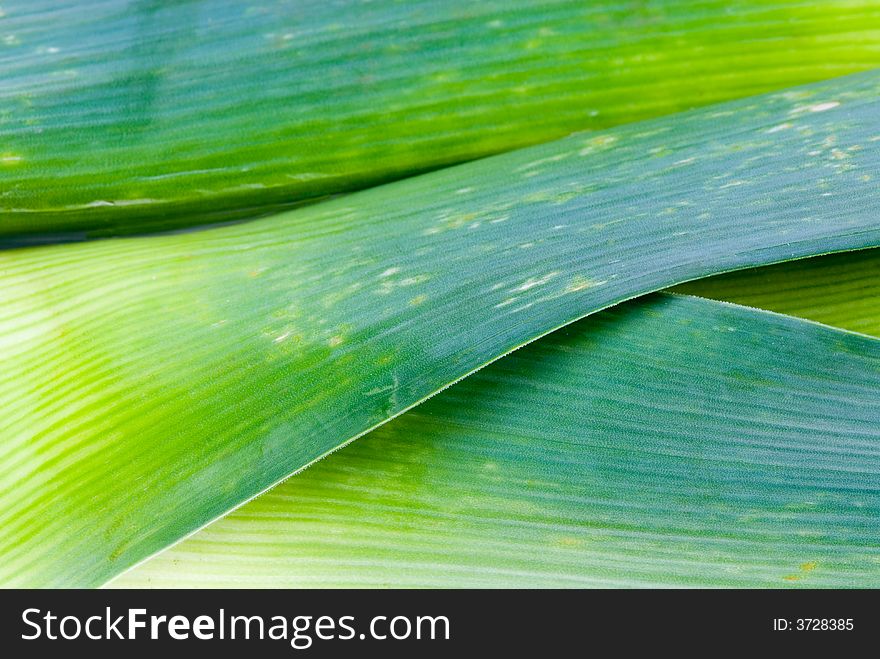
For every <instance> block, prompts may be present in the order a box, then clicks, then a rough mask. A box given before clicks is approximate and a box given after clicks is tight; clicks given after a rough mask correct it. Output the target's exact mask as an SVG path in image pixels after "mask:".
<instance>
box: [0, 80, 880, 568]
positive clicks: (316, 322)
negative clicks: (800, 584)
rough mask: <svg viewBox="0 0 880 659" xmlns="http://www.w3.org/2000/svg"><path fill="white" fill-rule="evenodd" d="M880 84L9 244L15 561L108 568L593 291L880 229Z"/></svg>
mask: <svg viewBox="0 0 880 659" xmlns="http://www.w3.org/2000/svg"><path fill="white" fill-rule="evenodd" d="M878 88H880V76H878V75H877V74H869V75H861V76H856V77H851V78H848V79H842V80H840V81H836V82H833V83H829V84H823V85H818V86H813V87H809V88H803V89H800V90H795V91H790V92H786V93H784V94H777V95H772V96H769V97H765V98H761V99H757V100H749V101H745V102H739V103H733V104H729V105H726V106H723V107H721V108H713V109H709V110H705V111H701V112H695V113H691V114H687V115H682V116H677V117H675V118H674V121H673V120H658V121H653V122H646V123H641V124H634V125H632V126H628V127H626V128H621V129H616V130H614V131H612V132H605V133H601V134H596V135H577V136H573V137H571V138H569V139H566V140H562V141H560V142H557V143H553V144H549V145H545V146H542V147H537V148H533V149H527V150H523V151H520V152H516V153H511V154H508V155H505V156H499V157H496V158H492V159H488V160H485V161H482V162H479V163H473V164H471V165H465V166H461V167H457V168H453V169H450V170H445V171H443V172H437V173H434V174H430V175H427V176H424V177H420V178H416V179H412V180H409V181H406V182H401V183H397V184H392V185H389V186H385V187H382V188H378V189H375V190H372V191H369V192H365V193H359V194H357V195H352V196H350V197H348V198H345V199H341V200H337V201H333V202H328V203H325V204H321V205H318V206H315V207H312V208H307V209H302V210H299V211H295V212H292V213H289V214H286V215H281V216H279V217H277V218H273V219H270V220H263V221H261V222H257V223H252V224H248V225H241V226H236V227H227V228H224V229H218V230H213V231H207V232H203V233H199V234H188V235H178V236H169V237H158V238H151V239H138V240H128V241H106V242H102V243H96V244H88V245H80V246H65V247H60V248H45V249H34V250H21V251H18V252H14V253H5V254H2V255H0V271H2V275H0V291H2V293H0V295H2V306H0V314H2V317H0V346H2V349H3V359H4V368H3V371H2V373H0V401H2V405H3V408H4V411H5V414H4V417H3V418H2V419H0V433H2V435H3V437H4V446H5V449H6V452H5V454H4V456H3V459H2V462H0V483H2V485H3V487H2V492H3V494H2V495H0V496H2V499H3V501H2V510H0V524H2V525H3V528H4V532H5V533H4V536H3V538H2V540H0V552H2V554H3V557H4V560H3V563H2V567H0V570H2V578H3V579H4V581H6V582H7V583H37V584H53V583H54V584H95V583H99V582H101V581H103V580H104V579H106V578H108V577H110V576H112V575H113V574H115V573H117V572H118V571H120V570H122V569H124V568H125V567H127V566H128V565H131V564H132V563H133V562H136V561H137V560H139V559H141V558H143V557H145V556H147V555H149V554H150V553H152V552H154V551H156V550H157V549H160V548H162V547H164V546H166V545H168V544H169V543H171V542H172V541H174V540H177V539H179V538H180V537H182V536H183V535H185V534H187V533H189V532H191V531H192V530H194V529H196V528H198V527H199V526H200V525H202V524H204V523H206V522H208V521H210V520H211V519H213V518H215V517H216V516H218V515H220V514H222V513H223V512H225V511H226V510H228V509H229V508H231V507H232V506H235V505H237V504H239V503H241V502H242V501H244V500H246V499H247V498H249V497H251V496H253V495H255V494H257V493H258V492H260V491H261V490H263V489H265V488H266V487H267V486H269V485H271V484H272V483H275V482H277V481H278V480H279V479H281V478H283V477H285V476H287V475H288V474H289V473H291V472H293V471H295V470H297V469H299V468H301V467H303V466H305V465H307V464H308V463H309V462H311V461H313V460H314V459H316V458H318V457H320V456H322V455H324V454H326V452H328V451H329V450H332V449H334V448H336V447H338V446H339V445H340V444H341V443H343V442H345V441H347V440H349V439H352V438H354V437H356V436H358V435H360V434H362V433H364V432H366V431H367V430H369V429H370V428H372V427H374V426H376V425H378V424H381V423H383V422H384V421H386V420H387V419H389V418H391V417H393V416H394V415H396V414H398V413H400V412H401V411H403V410H405V409H407V408H408V407H410V406H412V405H414V404H416V403H418V402H419V401H421V400H423V399H424V398H425V397H427V396H429V395H431V394H433V393H435V392H437V391H438V390H440V389H442V388H443V387H445V386H447V385H448V384H450V383H451V382H453V381H455V380H457V379H459V378H461V377H463V376H464V375H466V374H468V373H470V372H471V371H473V370H475V369H477V368H479V367H481V366H483V365H484V364H486V363H487V362H489V361H492V360H493V359H496V358H497V357H499V356H501V355H503V354H505V353H507V352H509V351H510V350H512V349H514V348H516V347H517V346H520V345H522V344H523V343H526V342H528V341H531V340H533V339H535V338H536V337H538V336H541V335H542V334H545V333H547V332H549V331H551V330H552V329H554V328H556V327H559V326H561V325H564V324H565V323H568V322H571V321H572V320H575V319H577V318H579V317H581V316H583V315H585V314H587V313H590V312H592V311H596V310H598V309H601V308H603V307H606V306H608V305H611V304H614V303H617V302H620V301H622V300H624V299H627V298H630V297H633V296H635V295H638V294H641V293H644V292H647V291H650V290H654V289H657V288H661V287H664V286H667V285H670V284H673V283H676V282H680V281H684V280H688V279H692V278H696V277H700V276H704V275H706V274H710V273H713V272H718V271H724V270H730V269H735V268H741V267H747V266H750V265H756V264H761V263H770V262H774V261H781V260H785V259H790V258H795V257H799V256H806V255H810V254H814V253H819V252H827V251H834V250H843V249H855V248H860V247H865V246H872V245H877V244H878V243H880V224H878V221H877V217H878V214H877V211H878V209H880V200H878V199H877V197H876V194H874V191H875V188H874V185H873V184H872V183H871V181H872V180H873V179H872V177H873V176H876V175H877V172H878V168H880V156H878V153H877V150H876V149H875V148H871V147H872V145H873V144H874V143H875V141H876V140H875V138H876V137H877V135H878V133H880V126H878V125H877V123H878V122H877V117H878V116H880V115H878V109H880V101H878V100H877V96H878V93H877V92H878ZM7 438H8V439H7Z"/></svg>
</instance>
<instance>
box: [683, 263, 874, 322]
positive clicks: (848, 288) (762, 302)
mask: <svg viewBox="0 0 880 659" xmlns="http://www.w3.org/2000/svg"><path fill="white" fill-rule="evenodd" d="M673 290H675V291H677V292H680V293H689V294H691V295H702V296H703V297H709V298H713V299H716V300H728V301H730V302H737V303H739V304H745V305H748V306H751V307H760V308H761V309H769V310H771V311H778V312H780V313H786V314H789V315H791V316H800V317H801V318H809V319H811V320H817V321H819V322H821V323H825V324H826V325H834V326H836V327H843V328H845V329H849V330H853V331H855V332H862V333H863V334H873V335H874V336H880V250H876V249H872V250H865V251H863V252H852V253H847V254H832V255H830V256H822V257H817V258H813V259H806V260H803V261H792V262H790V263H780V264H779V265H774V266H771V267H767V268H756V269H751V270H743V271H740V272H731V273H728V274H726V275H719V276H717V277H710V278H708V279H701V280H699V281H694V282H689V283H687V284H682V285H681V286H677V287H676V288H675V289H673Z"/></svg>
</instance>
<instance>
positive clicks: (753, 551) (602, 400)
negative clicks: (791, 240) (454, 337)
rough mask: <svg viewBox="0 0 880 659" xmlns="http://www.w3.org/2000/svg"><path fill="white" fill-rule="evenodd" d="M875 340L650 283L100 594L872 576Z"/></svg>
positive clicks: (879, 502) (814, 583)
mask: <svg viewBox="0 0 880 659" xmlns="http://www.w3.org/2000/svg"><path fill="white" fill-rule="evenodd" d="M878 389H880V340H877V339H874V338H868V337H864V336H860V335H857V334H852V333H848V332H844V331H841V330H836V329H832V328H828V327H824V326H821V325H817V324H814V323H811V322H808V321H804V320H799V319H795V318H790V317H786V316H779V315H775V314H770V313H767V312H763V311H757V310H752V309H747V308H744V307H737V306H733V305H729V304H724V303H720V302H713V301H709V300H704V299H700V298H689V297H680V296H673V295H669V294H659V295H656V296H651V297H648V298H643V299H639V300H636V301H633V302H629V303H626V304H624V305H620V306H618V307H615V308H614V309H611V310H608V311H605V312H602V313H601V314H598V315H596V316H593V317H590V318H587V319H585V320H583V321H580V322H579V323H577V324H575V325H572V326H570V327H568V328H565V329H563V330H560V331H559V332H556V333H554V334H553V335H551V336H548V337H546V338H544V339H542V340H541V341H538V342H536V343H533V344H531V345H529V346H527V347H525V348H523V349H522V350H519V351H517V352H516V353H514V354H512V355H510V356H508V357H506V358H505V359H503V360H500V361H498V362H496V363H495V364H492V365H491V366H489V367H487V368H486V369H484V370H482V371H480V372H479V373H476V374H475V375H473V376H472V377H470V378H468V379H466V380H465V381H463V382H461V383H459V384H457V385H455V386H454V387H452V388H450V389H448V390H447V391H445V392H443V393H442V394H440V395H438V396H436V397H435V398H433V399H431V400H430V401H428V402H426V403H424V404H423V405H421V406H420V407H418V408H417V409H415V410H413V411H411V412H409V413H407V414H405V415H403V416H402V417H400V418H398V419H395V420H394V421H392V422H391V423H389V424H387V425H385V426H383V427H382V428H379V429H378V430H376V431H374V432H373V433H371V434H370V435H369V436H367V437H365V438H363V439H361V440H359V441H357V442H355V443H354V444H353V445H351V446H349V447H347V448H346V449H345V450H344V451H340V452H339V453H337V454H335V455H333V456H332V457H330V458H329V459H327V460H325V461H323V462H321V463H320V464H317V465H315V466H314V467H313V468H312V469H310V470H308V471H306V472H304V473H302V474H299V475H297V476H295V477H293V478H291V479H289V480H288V481H286V482H285V483H284V484H283V485H281V486H279V487H278V488H276V489H274V490H272V491H270V492H268V493H266V494H264V495H263V496H261V497H259V498H258V499H256V500H254V501H252V502H250V503H249V504H247V505H245V506H243V507H242V508H240V509H239V510H237V511H235V512H233V513H231V514H230V515H229V516H228V517H226V518H224V519H222V520H220V521H218V522H216V523H214V524H212V525H211V526H209V527H208V528H206V529H204V530H202V531H201V532H199V533H198V534H196V535H195V536H194V537H192V538H190V539H188V540H186V541H184V542H183V543H181V544H179V545H177V546H175V547H173V548H171V549H170V550H168V551H166V552H164V553H162V554H160V555H159V556H157V557H155V558H153V559H152V560H150V561H148V562H146V563H145V564H144V565H141V566H139V567H138V568H136V569H134V570H133V571H131V572H129V573H127V574H124V575H122V576H121V577H120V578H119V579H117V580H116V581H115V582H114V583H113V585H114V586H128V587H144V586H173V587H206V586H207V587H212V586H214V587H217V586H226V587H236V586H248V587H259V586H262V587H302V586H308V587H315V586H345V587H352V586H354V587H359V586H374V587H375V586H398V587H411V586H422V587H424V586H444V587H560V586H604V587H608V586H672V585H683V586H737V587H766V586H769V587H779V586H789V585H791V586H811V587H823V586H836V587H853V586H858V587H871V586H873V587H877V586H878V585H880V527H878V526H877V524H876V520H877V518H878V516H880V491H878V488H877V483H878V479H880V398H878V396H877V391H878Z"/></svg>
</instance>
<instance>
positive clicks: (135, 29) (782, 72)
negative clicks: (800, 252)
mask: <svg viewBox="0 0 880 659" xmlns="http://www.w3.org/2000/svg"><path fill="white" fill-rule="evenodd" d="M637 5H638V6H633V5H632V3H620V2H611V1H609V0H601V1H598V2H582V1H581V0H564V1H563V0H518V1H517V2H516V3H511V2H507V1H502V0H488V1H487V0H484V1H482V2H479V3H475V2H471V1H470V0H444V1H443V2H435V1H433V0H421V1H414V2H405V3H402V2H392V1H390V0H382V1H381V2H370V3H365V2H357V1H354V0H344V1H343V2H333V3H329V2H326V0H305V1H302V0H300V1H297V2H286V3H284V2H274V3H257V4H254V3H243V2H239V1H237V0H187V1H186V2H166V3H163V2H157V1H156V0H137V1H130V0H103V1H102V2H99V3H90V5H89V7H88V10H86V11H83V6H82V3H81V2H77V1H74V0H4V2H3V9H2V12H3V15H2V17H0V71H2V72H3V85H2V89H0V99H2V112H0V176H2V181H3V186H2V190H0V193H2V194H0V237H5V238H6V239H7V241H9V240H10V239H11V238H12V237H19V238H21V237H22V236H28V235H33V234H37V235H38V236H39V235H40V234H46V233H47V232H51V233H52V234H53V235H52V236H49V239H51V240H57V239H62V238H81V237H84V236H85V235H86V234H89V235H101V234H107V233H111V234H112V233H121V232H133V231H145V230H157V229H165V228H170V227H177V226H185V225H191V224H195V223H204V222H219V221H223V220H229V219H231V218H236V217H244V216H252V215H254V214H258V213H266V212H268V211H270V210H272V209H277V208H279V207H281V206H284V205H289V204H291V203H296V202H301V201H303V200H305V199H313V198H316V197H320V196H323V195H327V194H332V193H338V192H344V191H350V190H353V189H357V188H364V187H369V186H371V185H375V184H377V183H380V182H384V181H388V180H390V179H394V178H400V177H404V176H407V175H411V174H413V173H416V172H423V171H426V170H429V169H433V168H438V167H441V166H444V165H449V164H453V163H457V162H462V161H465V160H470V159H474V158H478V157H481V156H486V155H489V154H493V153H497V152H500V151H506V150H510V149H512V148H516V147H522V146H526V145H529V144H536V143H539V142H546V141H548V140H551V139H556V138H559V137H562V136H564V135H567V134H569V133H571V132H572V131H575V130H584V129H590V128H605V127H609V126H612V125H617V124H621V123H625V122H630V121H633V120H636V119H644V118H649V117H652V116H658V115H661V114H667V113H671V112H674V111H678V110H684V109H688V108H690V107H694V106H697V105H705V104H709V103H713V102H719V101H722V100H726V99H731V98H736V97H742V96H747V95H749V94H755V93H759V92H764V91H770V90H772V89H779V88H782V87H787V86H791V85H795V84H800V83H805V82H811V81H815V80H820V79H825V78H831V77H833V76H836V75H843V74H846V73H850V72H855V71H859V70H864V69H868V68H871V67H875V66H878V65H880V47H878V44H880V6H878V4H877V3H876V2H865V1H857V2H846V3H840V2H836V1H833V0H822V1H819V2H811V3H803V2H801V1H800V0H773V1H772V2H768V1H766V0H735V1H731V0H706V1H702V2H699V3H693V2H690V1H689V0H687V1H682V0H665V1H662V2H651V3H637ZM55 234H61V235H55ZM40 239H44V238H40Z"/></svg>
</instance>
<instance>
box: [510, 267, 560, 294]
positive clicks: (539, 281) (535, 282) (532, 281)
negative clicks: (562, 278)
mask: <svg viewBox="0 0 880 659" xmlns="http://www.w3.org/2000/svg"><path fill="white" fill-rule="evenodd" d="M558 274H559V273H558V272H548V273H547V274H546V275H544V276H543V277H538V278H535V277H529V278H528V279H526V280H525V281H524V282H523V283H522V284H520V285H519V286H517V287H516V288H514V289H513V290H514V291H518V292H524V291H527V290H529V289H532V288H535V287H536V286H543V285H544V284H546V283H547V282H549V281H550V280H551V279H553V278H554V277H556V276H557V275H558Z"/></svg>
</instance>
